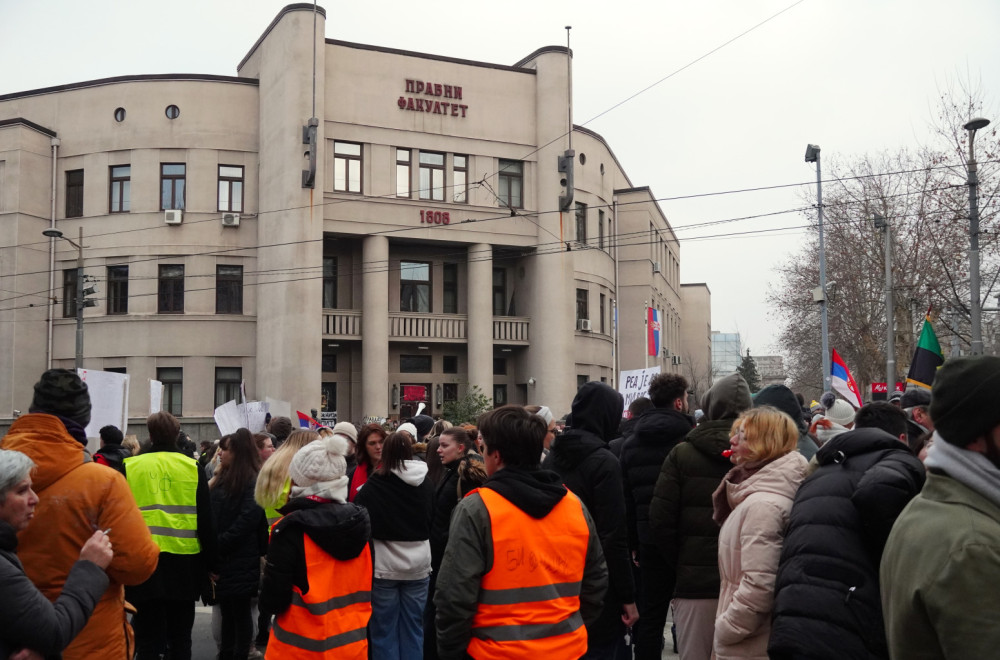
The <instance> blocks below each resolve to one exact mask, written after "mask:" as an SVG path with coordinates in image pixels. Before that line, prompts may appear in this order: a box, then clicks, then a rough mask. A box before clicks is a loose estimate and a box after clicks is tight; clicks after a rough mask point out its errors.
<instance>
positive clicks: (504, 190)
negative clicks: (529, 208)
mask: <svg viewBox="0 0 1000 660" xmlns="http://www.w3.org/2000/svg"><path fill="white" fill-rule="evenodd" d="M497 184H498V188H499V190H498V191H497V196H499V197H500V205H501V206H509V207H510V208H512V209H520V208H524V198H523V195H522V190H523V188H524V163H522V162H521V161H519V160H504V159H503V158H501V159H500V171H499V176H498V180H497Z"/></svg>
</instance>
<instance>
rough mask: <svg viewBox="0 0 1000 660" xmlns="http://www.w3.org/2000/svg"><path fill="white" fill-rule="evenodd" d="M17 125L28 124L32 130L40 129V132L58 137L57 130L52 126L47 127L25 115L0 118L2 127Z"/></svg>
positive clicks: (0, 126)
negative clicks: (26, 117)
mask: <svg viewBox="0 0 1000 660" xmlns="http://www.w3.org/2000/svg"><path fill="white" fill-rule="evenodd" d="M17 125H22V126H26V127H28V128H30V129H32V130H36V131H38V132H39V133H42V134H44V135H48V136H49V137H58V136H57V135H56V132H55V131H53V130H52V129H51V128H45V127H44V126H42V125H41V124H36V123H35V122H33V121H31V120H29V119H25V118H24V117H11V118H10V119H0V128H4V127H6V126H17Z"/></svg>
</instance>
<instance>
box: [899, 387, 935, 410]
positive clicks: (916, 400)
mask: <svg viewBox="0 0 1000 660" xmlns="http://www.w3.org/2000/svg"><path fill="white" fill-rule="evenodd" d="M930 402H931V393H930V391H928V390H925V389H924V388H922V387H915V388H913V389H910V390H906V393H905V394H903V396H902V398H900V400H899V406H900V407H901V408H916V407H917V406H926V405H930Z"/></svg>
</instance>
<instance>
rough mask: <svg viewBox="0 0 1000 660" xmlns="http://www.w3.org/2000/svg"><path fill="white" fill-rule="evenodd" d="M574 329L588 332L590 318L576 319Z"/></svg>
mask: <svg viewBox="0 0 1000 660" xmlns="http://www.w3.org/2000/svg"><path fill="white" fill-rule="evenodd" d="M576 329H577V330H580V331H581V332H590V330H591V328H590V319H577V320H576Z"/></svg>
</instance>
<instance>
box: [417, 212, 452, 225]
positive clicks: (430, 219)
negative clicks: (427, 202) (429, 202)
mask: <svg viewBox="0 0 1000 660" xmlns="http://www.w3.org/2000/svg"><path fill="white" fill-rule="evenodd" d="M420 224H422V225H450V224H451V214H450V213H448V211H432V210H431V209H420Z"/></svg>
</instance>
